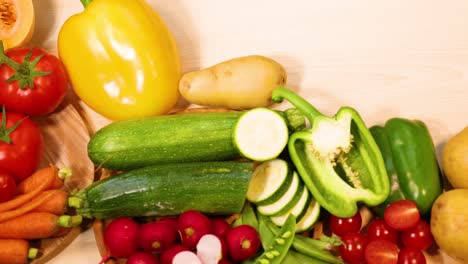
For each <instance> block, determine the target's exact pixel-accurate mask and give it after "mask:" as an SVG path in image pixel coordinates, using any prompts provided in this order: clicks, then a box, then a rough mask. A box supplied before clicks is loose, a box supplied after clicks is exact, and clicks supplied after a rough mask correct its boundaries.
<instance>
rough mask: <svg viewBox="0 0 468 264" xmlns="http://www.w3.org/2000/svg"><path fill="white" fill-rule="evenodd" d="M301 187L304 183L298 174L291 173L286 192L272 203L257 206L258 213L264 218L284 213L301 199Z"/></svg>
mask: <svg viewBox="0 0 468 264" xmlns="http://www.w3.org/2000/svg"><path fill="white" fill-rule="evenodd" d="M303 187H304V183H303V182H302V181H301V180H300V178H299V176H298V174H297V173H296V172H293V179H292V183H291V185H290V186H289V188H288V190H287V191H286V192H285V193H284V194H283V195H282V196H281V197H280V198H279V199H278V200H277V201H275V202H274V203H271V204H267V205H260V206H257V210H258V212H260V213H261V214H263V215H266V216H270V215H278V214H283V213H286V212H287V211H289V210H290V209H291V208H292V207H294V205H295V204H296V202H297V201H298V200H299V199H300V198H301V194H302V190H303Z"/></svg>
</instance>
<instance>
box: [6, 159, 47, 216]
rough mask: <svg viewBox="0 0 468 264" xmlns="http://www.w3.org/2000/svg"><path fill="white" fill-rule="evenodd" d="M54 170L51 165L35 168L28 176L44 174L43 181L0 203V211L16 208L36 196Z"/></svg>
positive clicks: (44, 187) (45, 185)
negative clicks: (23, 192)
mask: <svg viewBox="0 0 468 264" xmlns="http://www.w3.org/2000/svg"><path fill="white" fill-rule="evenodd" d="M54 172H55V167H53V166H49V167H46V168H42V169H39V170H37V171H36V172H35V173H34V174H33V175H31V176H30V177H33V176H34V175H35V174H44V176H43V179H44V181H43V182H42V183H41V184H40V185H39V186H37V188H36V189H35V190H34V191H31V192H29V193H26V194H22V195H19V196H17V197H15V198H13V199H11V200H9V201H7V202H3V203H0V212H5V211H9V210H12V209H16V208H18V207H20V206H21V205H23V204H24V203H26V202H28V201H29V200H31V199H33V198H34V197H35V196H37V195H38V194H39V193H41V192H42V191H43V190H45V189H46V187H47V186H48V185H49V183H50V182H52V180H53V179H54V176H55V174H54ZM0 221H1V220H0Z"/></svg>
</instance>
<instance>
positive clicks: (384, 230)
mask: <svg viewBox="0 0 468 264" xmlns="http://www.w3.org/2000/svg"><path fill="white" fill-rule="evenodd" d="M367 238H368V239H369V241H372V240H376V239H385V240H388V241H390V242H393V243H397V242H398V232H397V231H396V230H394V229H392V228H390V227H389V226H388V225H387V223H385V221H384V220H383V219H375V220H373V221H372V222H370V224H369V226H368V227H367Z"/></svg>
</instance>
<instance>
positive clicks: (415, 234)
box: [401, 219, 434, 250]
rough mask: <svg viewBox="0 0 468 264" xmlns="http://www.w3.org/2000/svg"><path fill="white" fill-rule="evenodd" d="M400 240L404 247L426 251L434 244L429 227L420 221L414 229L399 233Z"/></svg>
mask: <svg viewBox="0 0 468 264" xmlns="http://www.w3.org/2000/svg"><path fill="white" fill-rule="evenodd" d="M401 240H402V241H403V245H405V246H406V247H412V248H417V249H419V250H426V249H427V248H429V247H430V246H431V245H432V242H434V237H433V236H432V233H431V226H430V225H429V224H428V223H427V222H426V221H424V220H422V219H421V220H419V222H418V223H417V224H416V226H415V227H413V228H411V229H409V230H406V231H403V232H402V233H401Z"/></svg>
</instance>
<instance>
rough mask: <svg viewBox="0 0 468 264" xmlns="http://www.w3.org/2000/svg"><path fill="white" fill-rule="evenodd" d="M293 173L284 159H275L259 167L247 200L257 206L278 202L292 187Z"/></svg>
mask: <svg viewBox="0 0 468 264" xmlns="http://www.w3.org/2000/svg"><path fill="white" fill-rule="evenodd" d="M292 171H293V170H292V169H291V167H290V166H289V164H288V163H287V162H286V161H284V160H282V159H273V160H269V161H265V162H263V163H262V164H260V165H258V166H257V168H255V170H254V173H253V175H252V179H251V180H250V184H249V189H248V191H247V200H249V201H250V202H252V203H255V204H256V205H266V204H271V203H273V202H276V201H277V200H279V198H280V197H281V196H283V195H284V194H285V193H286V191H287V190H288V188H289V186H290V185H291V182H292V178H293V173H292Z"/></svg>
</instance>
